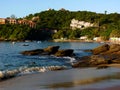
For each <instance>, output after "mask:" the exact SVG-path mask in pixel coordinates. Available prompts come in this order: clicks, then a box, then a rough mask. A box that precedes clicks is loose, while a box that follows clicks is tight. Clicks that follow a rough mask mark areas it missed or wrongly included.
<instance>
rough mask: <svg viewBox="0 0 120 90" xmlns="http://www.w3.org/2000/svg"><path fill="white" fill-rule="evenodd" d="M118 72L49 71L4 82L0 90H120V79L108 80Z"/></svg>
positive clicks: (105, 70) (106, 70)
mask: <svg viewBox="0 0 120 90" xmlns="http://www.w3.org/2000/svg"><path fill="white" fill-rule="evenodd" d="M118 72H120V68H107V69H100V70H97V69H96V68H85V69H70V70H62V71H48V72H44V73H36V74H29V75H23V76H19V77H16V78H12V79H9V80H6V81H2V82H0V90H113V88H116V89H114V90H120V87H119V85H120V79H112V77H111V78H109V77H108V78H107V76H109V75H113V74H115V73H118ZM119 74H120V73H119ZM118 78H119V77H118ZM114 86H117V87H114ZM111 87H113V88H111Z"/></svg>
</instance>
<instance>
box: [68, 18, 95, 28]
mask: <svg viewBox="0 0 120 90" xmlns="http://www.w3.org/2000/svg"><path fill="white" fill-rule="evenodd" d="M94 26H95V25H94V24H93V23H89V22H85V21H79V20H76V19H72V20H71V24H70V27H71V28H72V29H77V28H79V29H84V28H88V27H94Z"/></svg>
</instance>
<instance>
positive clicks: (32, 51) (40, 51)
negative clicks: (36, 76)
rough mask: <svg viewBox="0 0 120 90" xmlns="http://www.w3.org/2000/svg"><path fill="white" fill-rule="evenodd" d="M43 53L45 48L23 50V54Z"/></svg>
mask: <svg viewBox="0 0 120 90" xmlns="http://www.w3.org/2000/svg"><path fill="white" fill-rule="evenodd" d="M41 53H43V49H35V50H29V51H23V52H21V54H23V55H30V56H31V55H39V54H41Z"/></svg>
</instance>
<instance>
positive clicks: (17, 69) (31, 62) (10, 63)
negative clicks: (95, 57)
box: [0, 41, 101, 78]
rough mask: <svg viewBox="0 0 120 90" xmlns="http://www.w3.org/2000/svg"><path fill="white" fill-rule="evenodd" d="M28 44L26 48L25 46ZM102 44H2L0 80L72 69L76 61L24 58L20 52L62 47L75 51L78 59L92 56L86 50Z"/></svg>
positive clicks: (35, 42)
mask: <svg viewBox="0 0 120 90" xmlns="http://www.w3.org/2000/svg"><path fill="white" fill-rule="evenodd" d="M25 44H26V46H24V45H25ZM100 45H101V43H88V42H47V41H45V42H37V41H33V42H15V43H12V42H0V78H3V77H8V76H14V75H20V74H26V73H33V72H44V71H47V70H54V69H55V68H66V69H70V68H71V63H72V62H74V61H75V58H72V57H55V56H24V55H22V54H20V52H22V51H25V50H33V49H41V48H46V47H48V46H60V49H74V53H75V54H76V55H77V56H78V57H82V56H86V55H90V53H87V52H84V51H83V50H85V49H92V48H95V47H97V46H100Z"/></svg>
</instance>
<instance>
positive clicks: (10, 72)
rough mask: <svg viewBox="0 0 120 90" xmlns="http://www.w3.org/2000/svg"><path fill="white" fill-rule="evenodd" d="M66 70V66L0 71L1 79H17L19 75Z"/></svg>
mask: <svg viewBox="0 0 120 90" xmlns="http://www.w3.org/2000/svg"><path fill="white" fill-rule="evenodd" d="M61 69H66V67H65V66H46V67H31V68H27V67H22V68H19V69H15V70H7V71H0V79H4V78H10V77H15V76H17V75H18V76H19V75H24V74H29V73H34V72H46V71H54V70H61Z"/></svg>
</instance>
